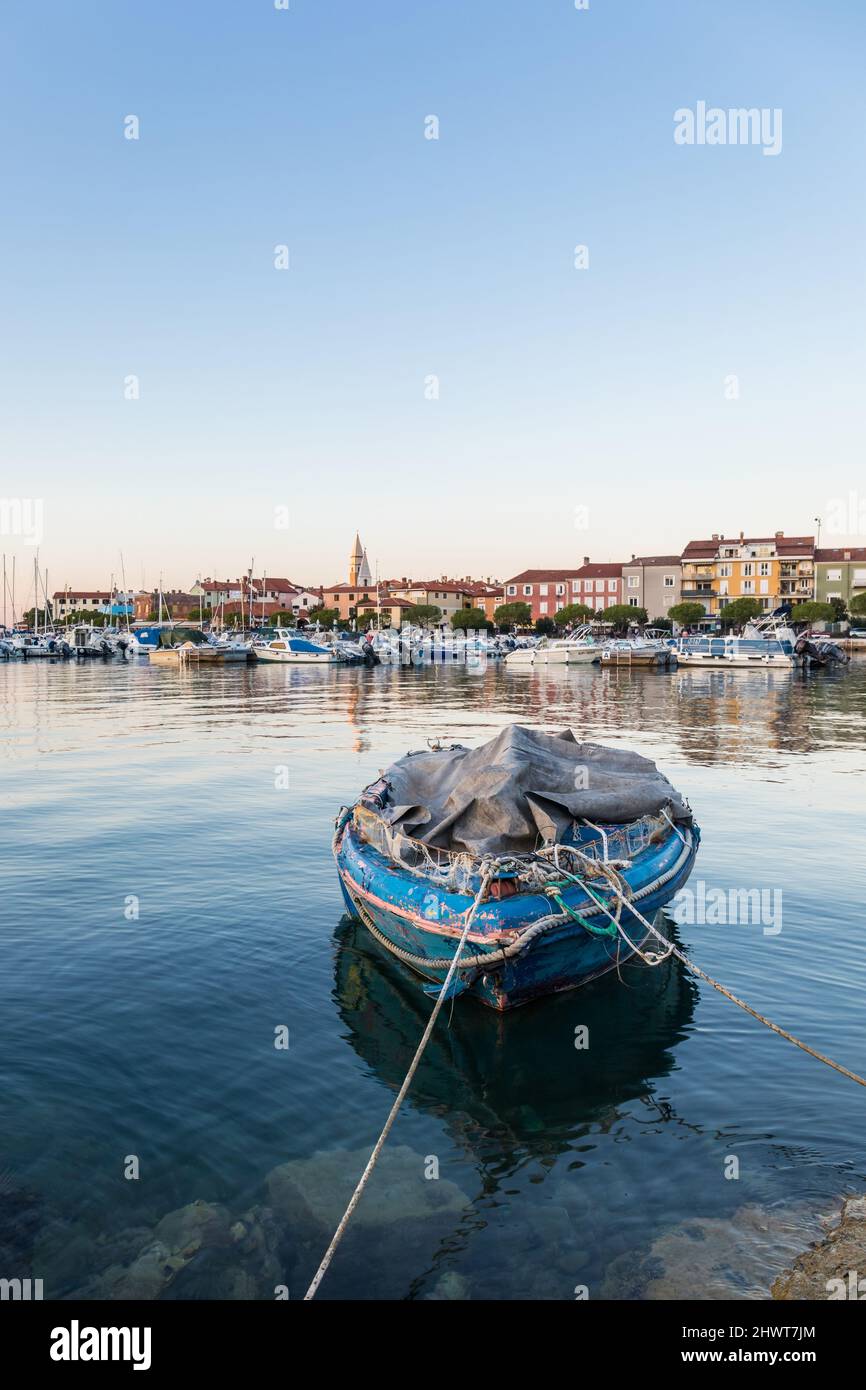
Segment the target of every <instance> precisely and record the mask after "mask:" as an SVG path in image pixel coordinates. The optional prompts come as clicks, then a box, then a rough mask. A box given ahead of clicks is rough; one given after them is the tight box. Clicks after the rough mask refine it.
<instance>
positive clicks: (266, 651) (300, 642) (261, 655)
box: [253, 627, 337, 666]
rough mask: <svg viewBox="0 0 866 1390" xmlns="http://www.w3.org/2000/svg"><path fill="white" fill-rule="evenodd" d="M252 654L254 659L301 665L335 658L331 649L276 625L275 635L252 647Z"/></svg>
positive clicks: (318, 663)
mask: <svg viewBox="0 0 866 1390" xmlns="http://www.w3.org/2000/svg"><path fill="white" fill-rule="evenodd" d="M253 655H254V656H255V659H256V661H284V662H286V661H290V662H294V663H296V664H297V665H302V666H310V665H321V664H323V663H325V662H332V661H336V659H337V658H336V656H335V654H334V651H333V649H329V648H328V647H319V646H317V645H316V643H315V642H310V641H308V639H307V638H306V637H299V636H298V635H297V633H295V632H292V631H291V630H290V629H289V628H285V627H278V628H277V635H276V637H274V638H272V640H271V641H270V642H265V643H264V644H263V645H261V646H256V647H253Z"/></svg>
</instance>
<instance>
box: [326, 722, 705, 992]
mask: <svg viewBox="0 0 866 1390" xmlns="http://www.w3.org/2000/svg"><path fill="white" fill-rule="evenodd" d="M699 842H700V831H699V829H698V827H697V826H696V825H695V823H694V820H693V817H692V813H691V811H690V809H689V807H688V805H687V803H686V802H685V801H684V800H683V798H682V797H681V796H680V795H679V793H678V792H677V791H676V790H675V789H674V787H673V786H672V785H671V783H670V782H669V781H668V780H667V778H666V777H664V776H663V775H662V773H660V772H659V771H658V769H657V768H656V766H655V764H654V763H653V762H651V761H650V760H649V759H648V758H643V757H640V756H639V755H638V754H636V753H631V752H628V751H626V750H623V749H615V748H605V747H602V746H601V745H598V744H592V743H579V742H578V741H577V740H576V739H575V738H574V736H573V734H572V733H571V732H570V731H569V730H566V731H565V732H563V733H561V734H557V735H551V734H545V733H542V732H540V731H538V730H536V729H530V728H525V727H522V726H521V725H512V726H511V727H510V728H508V729H506V730H504V731H503V732H502V733H501V734H499V735H498V736H497V737H496V738H494V739H492V740H491V741H490V742H489V743H486V744H484V745H482V746H481V747H480V748H474V749H469V748H463V747H460V746H454V747H451V748H447V749H438V748H436V749H432V750H431V751H423V752H419V753H410V754H408V755H407V756H406V757H404V758H401V759H399V761H398V762H396V763H394V764H393V765H392V766H391V767H390V768H388V769H387V771H386V772H385V773H384V774H383V776H382V777H381V778H380V779H379V780H378V781H376V782H374V783H372V784H371V785H370V786H369V787H367V788H366V789H365V790H364V791H363V792H362V793H361V796H360V797H359V799H358V801H357V802H356V803H355V805H354V806H352V807H349V808H347V807H344V808H343V810H342V811H341V813H340V815H339V817H338V819H337V826H336V832H335V835H334V854H335V858H336V861H337V868H338V871H339V875H340V884H341V887H342V891H343V895H344V898H345V901H346V906H347V907H348V909H349V912H350V914H351V915H352V916H353V917H355V918H359V919H360V920H361V921H362V922H363V923H364V924H365V926H366V927H367V929H368V930H369V932H370V933H371V935H372V936H373V937H374V938H375V940H376V941H378V942H379V944H380V945H381V946H383V947H384V948H385V949H387V950H388V951H390V952H391V953H392V954H393V955H394V956H396V957H397V959H398V960H401V961H402V962H403V963H404V964H405V965H407V966H409V967H410V968H411V969H412V970H414V971H415V972H416V973H417V974H418V975H420V976H421V977H422V978H423V979H426V980H428V981H430V982H431V983H430V984H428V985H426V986H425V987H424V988H425V989H426V991H427V993H429V994H434V995H435V994H437V993H438V992H439V990H440V989H441V986H442V983H443V982H444V980H445V977H446V975H447V974H448V971H449V969H450V967H451V965H452V963H453V959H454V954H455V951H456V949H457V945H458V942H459V941H460V939H461V936H462V935H463V932H464V929H465V927H466V924H467V921H469V920H470V919H469V916H468V914H469V913H470V912H471V911H472V910H473V909H474V915H473V917H472V918H471V927H470V930H469V933H468V935H467V937H466V941H465V943H464V947H463V950H462V952H461V954H460V958H459V966H458V968H457V971H456V973H455V974H454V976H453V979H452V983H451V986H450V987H449V995H454V994H463V993H471V994H472V995H474V996H475V997H476V998H477V999H480V1000H481V1001H482V1002H483V1003H485V1004H488V1005H489V1006H490V1007H492V1008H494V1009H510V1008H514V1007H516V1006H517V1005H520V1004H525V1003H527V1002H528V1001H529V1000H531V999H535V998H538V997H539V996H542V995H545V994H553V993H558V992H559V991H561V990H566V989H573V988H575V987H576V986H578V985H582V984H585V983H586V982H587V981H588V980H592V979H594V978H595V977H596V976H598V975H602V974H604V973H605V971H607V970H611V969H614V968H615V967H616V966H617V965H619V964H623V963H624V962H625V961H627V960H628V959H629V958H630V957H631V956H633V955H634V954H635V953H637V954H639V955H640V956H641V957H642V958H643V959H645V960H646V961H647V962H648V963H649V964H657V963H658V960H659V958H660V957H659V955H658V952H657V950H656V949H654V948H655V947H656V946H657V942H656V938H655V937H654V936H653V934H652V933H651V931H650V929H649V925H648V924H649V923H651V922H652V921H653V918H654V916H655V914H656V912H657V911H658V909H659V908H660V907H663V906H664V904H665V903H667V902H668V901H669V900H670V899H671V898H672V897H673V895H674V894H675V893H676V892H677V890H678V889H679V888H680V887H682V885H683V884H684V883H685V881H686V879H687V878H688V876H689V874H690V872H691V869H692V865H693V864H694V860H695V855H696V853H697V849H698V844H699ZM647 945H650V946H651V947H652V948H653V949H651V950H646V949H645V947H646V946H647ZM662 958H663V957H662Z"/></svg>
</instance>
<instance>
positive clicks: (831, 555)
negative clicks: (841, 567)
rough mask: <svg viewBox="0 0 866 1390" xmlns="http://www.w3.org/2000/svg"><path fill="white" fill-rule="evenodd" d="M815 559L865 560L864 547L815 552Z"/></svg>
mask: <svg viewBox="0 0 866 1390" xmlns="http://www.w3.org/2000/svg"><path fill="white" fill-rule="evenodd" d="M815 559H816V560H820V561H822V562H824V561H826V560H842V561H843V562H844V561H845V560H859V561H862V560H866V546H862V545H859V546H857V545H846V546H843V547H842V549H841V550H816V551H815Z"/></svg>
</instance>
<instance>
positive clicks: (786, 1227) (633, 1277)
mask: <svg viewBox="0 0 866 1390" xmlns="http://www.w3.org/2000/svg"><path fill="white" fill-rule="evenodd" d="M807 1223H808V1224H812V1225H814V1218H813V1217H812V1214H811V1213H810V1212H808V1209H807V1208H805V1207H802V1206H798V1207H787V1208H767V1207H761V1206H758V1205H756V1204H753V1203H752V1204H748V1205H746V1206H742V1207H740V1208H738V1210H737V1211H735V1212H734V1213H733V1214H732V1215H731V1216H730V1217H728V1218H727V1219H720V1218H716V1217H695V1218H693V1219H692V1220H689V1221H684V1222H682V1223H681V1224H680V1225H678V1226H674V1227H673V1228H672V1229H671V1230H669V1231H665V1232H664V1234H663V1235H661V1236H658V1237H657V1238H656V1239H655V1240H654V1241H653V1242H652V1244H651V1245H650V1246H649V1248H648V1249H647V1250H643V1251H633V1250H632V1251H627V1252H626V1253H625V1254H623V1255H620V1256H618V1257H617V1259H615V1260H613V1261H612V1262H611V1263H610V1265H608V1268H607V1273H606V1275H605V1279H604V1283H603V1284H602V1288H601V1297H602V1298H609V1299H635V1298H639V1299H651V1300H663V1301H667V1300H670V1299H704V1300H707V1299H758V1298H766V1297H767V1285H768V1282H769V1280H770V1278H771V1277H772V1275H773V1272H774V1270H777V1269H779V1267H780V1266H783V1265H784V1263H785V1261H786V1260H788V1259H790V1258H791V1256H792V1254H793V1253H794V1252H795V1251H796V1250H798V1249H800V1248H802V1243H803V1233H804V1230H805V1229H808V1224H807Z"/></svg>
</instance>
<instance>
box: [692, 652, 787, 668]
mask: <svg viewBox="0 0 866 1390" xmlns="http://www.w3.org/2000/svg"><path fill="white" fill-rule="evenodd" d="M677 661H678V663H679V665H680V666H706V667H709V668H710V669H717V670H722V671H730V670H755V668H757V669H758V670H761V669H764V670H773V671H792V670H793V669H794V665H795V660H794V657H793V656H788V654H787V653H785V652H766V653H760V652H758V653H756V654H755V655H753V656H749V655H746V654H745V653H742V652H741V653H738V654H736V655H734V654H731V655H729V656H726V655H710V654H708V653H705V652H688V651H682V652H679V654H678V656H677Z"/></svg>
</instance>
